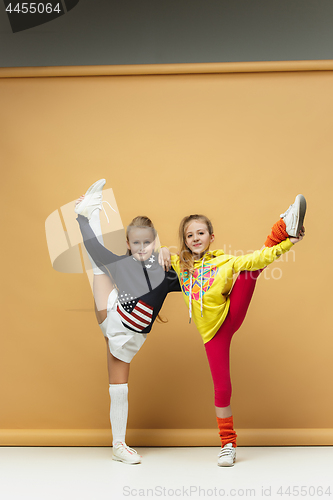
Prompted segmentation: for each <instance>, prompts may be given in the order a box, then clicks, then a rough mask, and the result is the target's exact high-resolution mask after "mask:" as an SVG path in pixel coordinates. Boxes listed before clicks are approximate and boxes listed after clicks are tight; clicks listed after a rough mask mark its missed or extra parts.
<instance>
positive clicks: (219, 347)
mask: <svg viewBox="0 0 333 500" xmlns="http://www.w3.org/2000/svg"><path fill="white" fill-rule="evenodd" d="M261 271H262V269H260V270H259V271H242V272H241V273H240V274H239V276H238V278H237V279H236V282H235V284H234V287H233V289H232V290H231V293H230V308H229V311H228V314H227V317H226V319H225V320H224V323H222V325H221V326H220V328H219V329H218V331H217V332H216V334H215V336H214V337H213V338H212V339H211V340H210V341H209V342H207V343H206V344H205V349H206V353H207V358H208V362H209V366H210V371H211V373H212V378H213V383H214V391H215V406H217V407H220V408H221V407H225V406H229V405H230V398H231V380H230V365H229V352H230V343H231V339H232V336H233V334H234V333H235V332H237V330H238V329H239V328H240V326H241V325H242V323H243V321H244V318H245V316H246V312H247V310H248V307H249V305H250V302H251V299H252V295H253V292H254V288H255V286H256V281H257V278H258V277H259V275H260V273H261Z"/></svg>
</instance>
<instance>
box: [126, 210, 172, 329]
mask: <svg viewBox="0 0 333 500" xmlns="http://www.w3.org/2000/svg"><path fill="white" fill-rule="evenodd" d="M132 228H141V229H146V228H150V229H151V230H152V231H153V236H154V239H155V238H156V236H157V232H156V229H155V227H154V224H153V223H152V221H151V220H150V219H149V217H147V216H145V215H138V216H137V217H134V219H133V220H132V221H131V222H130V223H129V225H128V226H127V229H126V239H127V241H128V235H129V233H130V231H131V229H132ZM127 253H128V255H132V252H131V250H130V249H128V250H127ZM156 321H157V322H160V323H167V322H168V320H167V319H166V318H162V316H161V315H160V314H158V315H157V318H156Z"/></svg>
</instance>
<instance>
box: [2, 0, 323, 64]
mask: <svg viewBox="0 0 333 500" xmlns="http://www.w3.org/2000/svg"><path fill="white" fill-rule="evenodd" d="M12 4H13V5H14V4H16V2H12ZM0 42H1V44H0V47H1V48H0V66H2V67H14V66H64V65H65V66H66V65H95V64H98V65H100V64H101V65H104V64H107V65H109V64H155V63H195V62H229V61H269V60H271V61H278V60H308V59H333V2H332V1H331V0H265V1H259V0H229V1H227V0H80V1H79V3H78V4H77V5H76V6H75V7H74V8H73V9H72V10H70V11H69V12H67V13H66V14H65V15H63V16H61V17H59V18H57V19H55V20H53V21H51V22H49V23H46V24H43V25H41V26H37V27H35V28H31V29H27V30H25V31H20V32H18V33H12V31H11V27H10V23H9V20H8V17H7V14H6V12H5V8H4V3H3V1H1V4H0Z"/></svg>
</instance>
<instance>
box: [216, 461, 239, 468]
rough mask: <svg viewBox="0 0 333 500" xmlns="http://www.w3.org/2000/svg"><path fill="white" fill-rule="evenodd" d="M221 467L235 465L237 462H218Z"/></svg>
mask: <svg viewBox="0 0 333 500" xmlns="http://www.w3.org/2000/svg"><path fill="white" fill-rule="evenodd" d="M217 465H218V466H219V467H233V466H234V465H235V462H233V463H232V464H230V463H229V462H222V464H217Z"/></svg>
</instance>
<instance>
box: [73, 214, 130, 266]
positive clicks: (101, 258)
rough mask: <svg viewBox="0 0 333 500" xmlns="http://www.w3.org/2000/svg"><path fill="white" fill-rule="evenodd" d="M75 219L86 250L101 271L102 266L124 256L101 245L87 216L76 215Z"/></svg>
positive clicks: (124, 256)
mask: <svg viewBox="0 0 333 500" xmlns="http://www.w3.org/2000/svg"><path fill="white" fill-rule="evenodd" d="M76 220H77V221H78V223H79V226H80V230H81V233H82V238H83V243H84V246H85V247H86V250H87V252H88V253H89V255H90V256H91V258H92V259H93V260H94V262H95V263H96V264H97V266H98V267H99V268H100V269H101V270H102V271H103V272H105V269H104V266H108V265H109V264H112V263H114V262H117V261H118V260H122V259H124V258H126V255H116V254H114V253H112V252H111V251H110V250H108V249H107V248H105V247H104V246H103V245H101V243H100V242H99V241H98V239H97V238H96V235H95V233H94V231H93V230H92V229H91V227H90V225H89V221H88V219H87V217H84V216H82V215H78V216H77V219H76Z"/></svg>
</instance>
